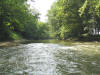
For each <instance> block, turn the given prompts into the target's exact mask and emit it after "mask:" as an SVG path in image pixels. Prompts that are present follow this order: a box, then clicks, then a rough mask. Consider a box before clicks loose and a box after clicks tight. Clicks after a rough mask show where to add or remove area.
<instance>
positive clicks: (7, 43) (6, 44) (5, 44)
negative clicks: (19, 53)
mask: <svg viewBox="0 0 100 75" xmlns="http://www.w3.org/2000/svg"><path fill="white" fill-rule="evenodd" d="M27 42H30V40H16V41H5V42H0V47H10V46H17V45H19V44H23V43H27Z"/></svg>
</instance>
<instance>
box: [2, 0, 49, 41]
mask: <svg viewBox="0 0 100 75" xmlns="http://www.w3.org/2000/svg"><path fill="white" fill-rule="evenodd" d="M38 27H39V26H38V13H36V12H35V10H34V9H32V10H30V9H29V5H28V4H27V0H0V40H13V39H17V38H18V37H19V35H20V36H22V37H23V38H26V39H37V38H42V36H43V35H44V36H45V33H43V34H42V32H44V31H45V27H43V26H42V28H44V30H42V28H40V30H39V28H38ZM39 34H42V36H41V35H39ZM46 37H47V35H46Z"/></svg>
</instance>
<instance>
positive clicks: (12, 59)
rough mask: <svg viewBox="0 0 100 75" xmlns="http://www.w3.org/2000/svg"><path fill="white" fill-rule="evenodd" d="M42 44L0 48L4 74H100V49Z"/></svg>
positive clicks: (1, 65)
mask: <svg viewBox="0 0 100 75" xmlns="http://www.w3.org/2000/svg"><path fill="white" fill-rule="evenodd" d="M39 42H40V41H37V42H35V43H32V42H31V43H27V44H21V45H19V46H14V47H7V48H0V75H100V51H99V49H100V48H99V47H98V48H95V49H98V52H96V51H94V50H91V48H90V49H89V50H88V49H86V50H85V48H82V50H79V49H80V48H81V47H79V46H80V45H79V46H76V45H75V46H71V42H70V43H69V45H68V43H65V42H64V41H62V42H61V43H60V44H53V43H59V41H58V42H57V41H53V43H52V41H49V42H48V43H47V41H44V42H43V43H42V42H41V43H39ZM62 43H64V45H66V46H64V45H61V44H62ZM82 46H83V45H82ZM86 46H87V45H86ZM90 46H91V45H90ZM76 47H78V48H76ZM83 47H84V46H83ZM94 47H95V46H94Z"/></svg>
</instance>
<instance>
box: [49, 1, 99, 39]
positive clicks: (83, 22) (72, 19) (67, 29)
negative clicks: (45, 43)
mask: <svg viewBox="0 0 100 75" xmlns="http://www.w3.org/2000/svg"><path fill="white" fill-rule="evenodd" d="M48 22H49V24H50V25H51V30H52V32H53V34H52V36H53V37H56V38H57V39H68V38H73V37H74V38H79V39H83V38H89V39H90V38H92V39H94V38H95V37H96V39H97V38H98V39H99V32H100V0H57V1H56V2H55V3H54V4H53V5H52V7H51V9H50V10H49V12H48ZM89 39H88V40H89Z"/></svg>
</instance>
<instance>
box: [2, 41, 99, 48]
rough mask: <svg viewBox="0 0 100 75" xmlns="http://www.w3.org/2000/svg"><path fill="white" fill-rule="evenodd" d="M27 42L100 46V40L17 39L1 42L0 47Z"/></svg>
mask: <svg viewBox="0 0 100 75" xmlns="http://www.w3.org/2000/svg"><path fill="white" fill-rule="evenodd" d="M27 43H55V44H61V45H66V46H82V47H83V46H89V47H91V46H99V45H100V42H97V41H94V42H83V41H71V40H70V41H69V40H26V39H22V40H15V41H4V42H0V47H10V46H17V45H20V44H27Z"/></svg>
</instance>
